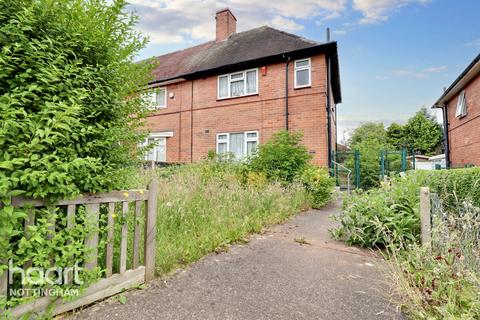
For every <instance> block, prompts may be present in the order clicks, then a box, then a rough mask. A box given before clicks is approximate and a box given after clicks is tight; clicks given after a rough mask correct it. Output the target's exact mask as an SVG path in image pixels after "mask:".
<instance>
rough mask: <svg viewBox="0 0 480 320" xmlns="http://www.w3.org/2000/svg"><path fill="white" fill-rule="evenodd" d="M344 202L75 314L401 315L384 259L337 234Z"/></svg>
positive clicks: (341, 318)
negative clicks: (393, 300) (334, 218)
mask: <svg viewBox="0 0 480 320" xmlns="http://www.w3.org/2000/svg"><path fill="white" fill-rule="evenodd" d="M339 210H340V203H338V202H337V203H334V204H332V205H330V206H328V207H326V208H325V209H323V210H310V211H308V212H305V213H301V214H299V215H297V216H296V217H294V218H293V219H292V220H290V221H289V222H287V223H285V224H282V225H277V226H274V227H272V228H270V229H269V230H267V231H266V232H265V233H263V234H261V235H253V236H252V237H251V238H250V242H249V243H246V244H238V245H233V246H231V247H230V248H229V250H228V251H227V252H224V253H220V254H215V253H213V254H210V255H208V256H206V257H204V258H202V259H201V260H199V261H198V262H196V263H194V264H192V265H191V266H190V267H188V268H186V269H185V270H181V271H179V272H177V273H176V274H175V275H173V276H171V277H169V278H168V279H166V280H160V279H158V280H154V281H153V282H151V283H150V284H149V286H148V287H147V288H145V289H143V290H133V291H129V292H126V293H124V296H125V297H126V302H125V304H120V303H119V302H118V299H115V298H110V299H108V300H105V301H103V302H100V303H97V304H94V305H93V306H91V307H88V308H86V309H84V310H82V311H78V312H76V313H73V314H71V315H70V316H69V317H70V318H72V319H128V320H136V319H288V320H293V319H325V320H336V319H338V320H346V319H403V317H402V315H401V314H400V313H399V312H397V308H396V307H395V305H393V304H392V303H390V302H389V298H388V297H389V290H388V283H387V282H386V281H385V278H384V272H383V269H384V261H383V260H382V259H381V258H379V257H378V256H377V255H376V254H375V253H374V252H371V251H368V250H362V249H359V248H353V247H348V246H346V245H344V244H343V243H340V242H337V241H333V240H332V239H331V238H330V236H329V233H328V229H330V228H332V227H334V226H335V223H334V222H332V221H331V219H329V216H330V215H332V214H338V212H339Z"/></svg>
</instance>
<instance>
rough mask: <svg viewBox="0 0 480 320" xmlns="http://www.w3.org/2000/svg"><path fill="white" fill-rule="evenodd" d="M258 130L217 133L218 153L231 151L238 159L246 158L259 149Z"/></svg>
mask: <svg viewBox="0 0 480 320" xmlns="http://www.w3.org/2000/svg"><path fill="white" fill-rule="evenodd" d="M258 141H259V135H258V131H246V132H231V133H219V134H217V154H219V155H221V154H226V153H231V154H232V155H233V156H234V158H235V159H236V160H241V159H244V158H245V157H247V156H249V155H251V154H252V153H254V152H255V151H256V150H257V147H258Z"/></svg>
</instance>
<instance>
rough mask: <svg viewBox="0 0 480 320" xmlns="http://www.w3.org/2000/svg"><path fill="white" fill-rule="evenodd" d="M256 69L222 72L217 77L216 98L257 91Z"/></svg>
mask: <svg viewBox="0 0 480 320" xmlns="http://www.w3.org/2000/svg"><path fill="white" fill-rule="evenodd" d="M257 75H258V72H257V69H252V70H245V71H241V72H234V73H230V74H224V75H221V76H219V77H218V99H226V98H234V97H241V96H247V95H251V94H257V93H258V76H257Z"/></svg>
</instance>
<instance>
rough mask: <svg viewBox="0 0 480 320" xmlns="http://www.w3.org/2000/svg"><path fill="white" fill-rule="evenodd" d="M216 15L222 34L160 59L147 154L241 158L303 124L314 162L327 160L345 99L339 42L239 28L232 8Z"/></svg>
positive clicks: (323, 163) (158, 157)
mask: <svg viewBox="0 0 480 320" xmlns="http://www.w3.org/2000/svg"><path fill="white" fill-rule="evenodd" d="M215 19H216V39H215V40H213V41H210V42H206V43H204V44H200V45H197V46H194V47H191V48H187V49H185V50H181V51H176V52H173V53H169V54H165V55H162V56H158V57H157V58H156V59H158V63H159V66H158V67H157V68H156V69H155V70H154V76H155V80H154V81H153V82H151V84H150V86H149V94H150V97H151V99H152V103H153V104H154V106H155V110H154V111H153V112H152V113H151V114H150V115H149V117H148V119H147V124H148V128H149V131H150V132H151V134H150V137H149V139H148V142H149V143H155V144H156V146H155V147H154V148H152V149H151V151H150V153H149V154H148V155H147V156H146V158H147V160H152V161H162V162H192V161H197V160H200V159H202V158H205V157H206V156H207V154H208V153H209V151H216V152H217V153H226V152H230V153H232V154H234V155H235V157H236V158H238V159H240V158H242V157H245V156H247V155H249V154H250V153H251V152H253V151H254V150H255V149H256V147H257V145H258V144H260V143H263V142H266V141H267V140H268V139H269V138H270V137H271V136H272V134H273V133H275V132H277V131H279V130H282V129H283V130H291V131H302V132H303V134H304V137H303V144H304V145H305V146H306V147H307V148H308V150H309V152H310V153H311V154H312V155H313V161H314V163H315V164H318V165H320V166H328V164H329V163H330V161H329V157H330V154H331V151H332V150H335V149H336V122H337V119H336V105H337V104H338V103H340V102H341V91H340V78H339V66H338V57H337V44H336V42H333V41H332V42H330V41H327V42H326V43H319V42H316V41H311V40H307V39H305V38H302V37H300V36H297V35H293V34H289V33H286V32H283V31H280V30H276V29H273V28H271V27H268V26H263V27H259V28H256V29H252V30H248V31H244V32H238V33H237V32H236V28H237V26H236V24H237V19H236V18H235V16H234V15H233V13H232V12H231V11H230V10H229V9H224V10H220V11H218V12H217V13H216V17H215Z"/></svg>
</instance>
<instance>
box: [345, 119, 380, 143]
mask: <svg viewBox="0 0 480 320" xmlns="http://www.w3.org/2000/svg"><path fill="white" fill-rule="evenodd" d="M364 140H369V141H377V143H378V144H381V145H384V144H385V143H386V142H387V134H386V132H385V127H384V126H383V123H381V122H380V123H376V122H366V123H362V124H361V125H360V126H359V127H358V128H356V129H355V130H354V131H353V132H352V135H351V137H350V139H349V141H348V145H349V147H350V148H352V149H353V148H355V146H356V145H358V144H360V143H361V142H362V141H364Z"/></svg>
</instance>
